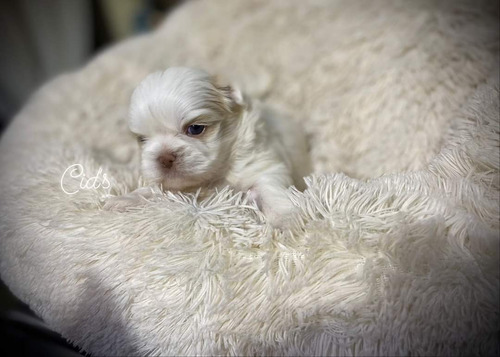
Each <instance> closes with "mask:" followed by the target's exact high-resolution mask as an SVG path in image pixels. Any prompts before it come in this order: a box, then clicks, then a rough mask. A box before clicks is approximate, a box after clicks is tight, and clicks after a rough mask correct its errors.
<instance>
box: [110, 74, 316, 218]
mask: <svg viewBox="0 0 500 357" xmlns="http://www.w3.org/2000/svg"><path fill="white" fill-rule="evenodd" d="M192 124H199V125H206V130H205V132H204V133H203V134H201V135H199V136H190V135H188V134H187V133H186V130H187V127H188V126H189V125H192ZM129 128H130V130H131V131H132V132H133V133H134V134H135V135H137V136H138V137H142V138H143V139H144V142H143V144H142V145H141V146H142V154H141V167H142V173H143V176H144V178H145V179H146V180H147V181H148V182H151V183H155V184H158V185H160V186H161V187H162V188H163V189H166V190H171V191H183V192H190V191H195V190H197V189H198V188H200V187H202V188H214V187H219V188H222V187H224V186H225V185H227V184H229V185H230V186H231V187H233V188H235V189H237V190H240V191H245V192H246V191H250V197H251V199H252V200H253V201H255V202H256V203H257V205H258V206H259V207H260V208H261V209H262V211H263V212H264V213H265V215H266V217H267V220H268V221H269V222H270V223H271V224H272V225H274V226H279V227H282V226H283V225H284V224H286V223H288V222H291V218H293V217H291V215H292V214H293V210H294V206H293V203H292V202H291V201H290V199H289V198H288V196H287V193H286V192H287V189H288V187H290V186H291V185H292V184H295V185H296V187H298V188H300V189H303V187H304V182H303V177H305V176H306V175H308V174H309V173H310V171H311V167H310V162H309V155H308V152H307V145H306V139H305V135H304V131H303V130H302V129H300V128H299V126H298V124H297V123H295V122H294V121H293V120H291V119H290V118H287V117H286V116H283V115H280V114H278V113H277V112H273V111H272V110H271V109H270V108H268V107H265V106H263V105H262V104H261V103H259V102H257V101H253V102H252V101H251V100H250V99H249V98H243V96H242V94H241V93H240V91H239V90H237V89H233V88H231V87H229V86H221V85H218V84H217V83H216V82H215V79H214V78H212V77H211V76H210V75H209V74H208V73H206V72H204V71H202V70H199V69H192V68H183V67H172V68H169V69H167V70H166V71H164V72H156V73H153V74H151V75H149V76H148V77H147V78H145V79H144V80H143V81H142V82H141V83H140V84H139V86H138V87H137V89H136V90H135V91H134V93H133V95H132V99H131V103H130V120H129ZM164 153H168V154H171V155H174V156H175V157H176V159H175V161H174V163H173V166H172V167H170V168H168V169H165V168H163V167H162V164H161V163H160V162H159V161H158V158H159V157H161V156H162V155H163V154H164ZM150 192H151V191H147V190H144V189H140V191H135V192H133V193H131V194H128V195H125V196H122V197H117V198H111V199H110V200H108V202H107V203H106V205H105V208H106V209H116V208H118V209H119V210H124V209H125V208H127V207H130V206H132V207H133V206H134V203H135V204H138V203H143V202H144V200H141V198H143V197H144V196H150V195H149V193H150ZM134 196H135V197H137V200H135V202H134V199H133V197H134Z"/></svg>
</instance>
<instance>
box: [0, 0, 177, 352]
mask: <svg viewBox="0 0 500 357" xmlns="http://www.w3.org/2000/svg"><path fill="white" fill-rule="evenodd" d="M181 2H182V0H0V135H1V134H3V132H4V131H5V128H6V127H7V126H8V124H9V122H10V121H11V120H12V119H13V118H14V117H15V114H16V113H17V112H18V111H19V110H20V109H21V108H22V106H23V104H24V103H25V102H26V101H27V100H28V99H29V97H30V96H31V95H32V94H33V92H34V91H36V89H37V88H38V87H40V86H41V85H42V84H43V83H45V82H46V81H48V80H50V79H51V78H53V77H55V76H57V75H58V74H61V73H64V72H68V71H73V70H76V69H78V68H79V67H81V66H82V65H84V64H85V63H86V62H88V61H89V59H90V58H92V57H93V56H94V55H95V53H97V52H99V51H100V50H102V49H103V48H105V47H107V46H110V45H112V44H113V43H114V42H118V41H121V40H123V39H125V38H127V37H130V36H133V35H134V34H138V33H141V32H145V31H151V30H153V29H154V28H155V27H156V26H158V24H159V23H160V22H161V21H162V19H163V18H164V17H165V16H166V14H167V13H168V12H169V11H171V10H172V9H174V8H175V6H177V5H178V4H179V3H181ZM0 355H1V356H41V355H43V356H72V355H74V356H78V355H79V349H78V348H75V347H73V346H71V345H70V344H68V343H66V341H65V340H64V339H62V338H61V337H60V336H59V335H58V334H56V333H54V332H52V331H50V330H49V329H48V328H47V327H45V325H44V324H43V322H42V321H41V320H40V319H38V318H37V317H36V316H35V315H34V314H33V313H32V312H31V311H30V309H29V308H28V306H26V305H25V304H23V303H22V302H21V301H19V300H18V299H17V298H16V297H14V296H13V295H12V294H11V293H10V291H9V289H8V288H7V286H5V284H3V282H2V281H0Z"/></svg>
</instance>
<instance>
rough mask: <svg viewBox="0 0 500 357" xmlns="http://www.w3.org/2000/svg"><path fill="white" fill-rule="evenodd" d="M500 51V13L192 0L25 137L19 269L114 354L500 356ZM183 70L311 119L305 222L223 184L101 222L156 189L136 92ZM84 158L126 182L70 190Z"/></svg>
mask: <svg viewBox="0 0 500 357" xmlns="http://www.w3.org/2000/svg"><path fill="white" fill-rule="evenodd" d="M498 50H499V34H498V3H497V2H496V1H493V2H482V3H476V2H474V3H461V2H443V3H441V2H435V1H430V2H424V1H418V2H417V1H414V2H402V1H393V2H384V3H382V2H380V1H376V2H375V1H373V2H366V1H359V2H355V1H346V2H334V1H330V0H325V1H315V2H312V3H311V4H310V5H308V6H305V5H304V4H302V3H301V6H297V5H296V4H293V3H292V2H291V1H288V0H286V1H270V2H267V1H263V2H249V1H228V2H225V3H222V2H217V3H213V2H192V3H187V4H185V5H183V6H182V7H181V8H180V9H178V10H177V11H176V12H175V13H173V14H172V15H171V16H170V17H169V18H168V19H167V21H166V22H165V23H164V25H163V26H162V27H161V28H160V29H159V30H158V31H156V32H155V33H152V34H148V35H145V36H142V37H139V38H136V39H132V40H130V41H127V42H125V43H122V44H120V45H118V46H116V47H114V48H112V49H110V50H109V51H107V52H105V53H103V54H102V55H100V56H99V57H97V58H96V59H95V60H94V61H92V62H91V63H90V64H89V65H88V66H86V67H85V68H83V69H82V70H80V71H78V72H76V73H73V74H69V75H66V76H62V77H60V78H58V79H56V80H55V81H53V82H51V83H49V84H47V85H46V86H45V87H44V88H42V89H41V90H40V91H39V92H38V93H37V94H36V95H35V96H34V98H32V100H31V101H30V103H29V104H28V105H27V106H26V107H25V108H24V109H23V110H22V112H21V113H19V115H18V116H17V117H16V119H15V121H14V122H13V124H12V125H11V126H10V128H9V129H8V130H7V132H6V133H5V135H4V137H3V138H2V140H1V142H0V150H1V151H0V152H1V155H0V167H1V168H2V169H1V174H0V175H1V177H0V178H1V185H0V199H1V202H2V205H1V208H0V210H1V212H0V217H1V218H0V220H1V221H0V222H1V223H0V224H1V227H0V229H1V230H0V231H1V239H0V264H1V274H2V279H4V281H5V282H6V283H7V284H8V285H9V287H10V288H11V289H12V291H13V292H14V293H15V294H16V295H17V296H19V297H20V298H21V299H22V300H24V301H25V302H27V303H28V304H29V305H30V306H31V308H32V309H33V310H34V311H35V312H36V313H37V314H39V315H40V316H41V317H43V319H44V320H45V321H46V322H47V323H48V324H49V325H50V326H51V327H52V328H53V329H55V330H56V331H59V332H61V333H62V334H63V335H64V336H65V337H67V338H68V339H69V340H71V341H74V342H75V343H76V344H78V345H79V346H81V347H82V348H84V349H85V350H87V351H90V352H93V353H96V354H99V355H109V354H114V355H124V354H140V355H143V354H146V353H151V354H155V355H160V354H161V355H194V354H205V355H206V354H228V355H253V354H258V355H262V354H265V355H271V354H273V355H282V354H286V355H303V354H307V355H313V354H315V355H405V354H411V355H460V354H462V355H471V354H490V355H495V354H498V352H499V351H498V332H499V328H498V326H499V305H498V304H499V302H498V301H499V266H498V264H499V230H500V227H499V189H500V179H499V165H500V162H499V161H500V158H499V151H498V150H499V103H498V95H499V86H498V71H497V67H498ZM172 65H183V66H192V67H200V68H205V69H206V70H208V71H209V72H210V73H221V74H224V75H226V76H227V78H229V79H231V80H233V81H235V82H237V83H240V84H241V86H243V89H244V90H246V91H247V92H249V93H250V94H251V95H253V96H258V97H260V98H262V99H264V100H265V101H267V102H270V103H272V104H274V105H278V106H282V107H283V108H285V109H288V110H289V111H290V112H291V113H292V116H294V117H296V118H308V122H307V130H308V134H309V135H310V137H311V139H312V140H311V142H312V144H313V146H312V154H313V160H314V165H315V174H314V175H312V176H310V177H309V178H308V189H307V190H306V191H305V192H304V193H299V192H295V191H290V195H291V197H292V198H293V200H294V202H295V203H296V205H297V206H298V207H299V210H300V222H298V223H299V226H298V227H297V228H294V229H293V231H291V232H282V233H280V232H279V231H277V230H273V229H271V228H270V227H269V226H268V225H266V224H264V223H262V215H261V213H260V211H259V210H258V209H257V208H256V207H255V206H254V205H252V204H249V203H248V201H247V200H246V198H245V197H244V196H243V195H242V194H239V193H234V192H232V191H230V190H225V189H224V190H222V191H220V192H218V193H216V194H214V195H212V196H211V197H209V198H207V199H205V200H202V201H201V200H197V199H196V196H195V195H174V194H171V193H161V192H157V193H156V196H155V198H154V199H153V200H152V201H151V202H149V203H148V204H147V205H145V206H144V207H142V208H140V209H137V210H135V211H131V212H125V213H119V212H106V211H102V209H101V208H102V204H103V202H104V197H105V195H106V194H107V193H108V192H107V191H109V190H111V192H112V193H114V194H123V193H126V192H130V191H132V190H134V189H136V188H137V187H138V186H140V185H141V184H142V183H141V181H140V178H139V157H138V154H139V152H138V149H137V146H136V143H135V141H134V138H133V137H131V136H128V135H129V134H128V129H127V119H126V115H127V109H128V101H129V98H130V95H131V92H132V90H133V88H134V86H136V85H137V83H138V82H139V81H140V80H141V79H142V78H144V77H145V76H146V75H147V74H148V73H150V72H152V71H154V70H160V69H163V68H166V67H169V66H172ZM82 133H83V134H82ZM75 163H79V164H80V165H82V166H81V168H82V169H83V170H84V171H85V173H86V174H87V176H88V177H90V176H95V175H96V174H97V173H98V170H99V168H100V167H101V168H102V169H103V170H102V173H101V178H102V174H106V175H107V176H106V178H107V179H108V180H109V182H110V184H111V188H109V189H107V188H103V186H100V187H98V188H96V189H82V190H80V191H79V192H77V193H75V194H73V195H67V194H65V193H64V192H63V191H62V189H61V182H60V180H61V175H62V173H63V172H64V171H65V170H66V168H67V167H68V166H70V165H72V164H75ZM381 175H382V176H381ZM75 176H76V175H75ZM64 184H65V187H66V189H67V190H68V191H71V192H73V191H75V190H77V189H78V188H79V185H80V180H79V179H78V178H74V179H73V178H71V177H70V178H69V179H68V180H66V181H65V182H64ZM95 186H97V185H95Z"/></svg>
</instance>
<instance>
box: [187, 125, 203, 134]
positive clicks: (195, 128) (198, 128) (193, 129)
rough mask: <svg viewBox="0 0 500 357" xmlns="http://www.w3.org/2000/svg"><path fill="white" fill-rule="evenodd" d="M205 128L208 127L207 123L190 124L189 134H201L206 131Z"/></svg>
mask: <svg viewBox="0 0 500 357" xmlns="http://www.w3.org/2000/svg"><path fill="white" fill-rule="evenodd" d="M205 128H206V126H205V125H198V124H193V125H190V126H188V128H187V134H188V135H190V136H197V135H201V134H203V132H204V131H205Z"/></svg>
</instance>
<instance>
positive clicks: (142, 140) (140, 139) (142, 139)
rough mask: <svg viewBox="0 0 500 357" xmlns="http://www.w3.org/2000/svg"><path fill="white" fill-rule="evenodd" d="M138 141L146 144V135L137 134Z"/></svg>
mask: <svg viewBox="0 0 500 357" xmlns="http://www.w3.org/2000/svg"><path fill="white" fill-rule="evenodd" d="M137 141H138V142H139V144H144V143H145V142H146V137H145V136H144V135H137Z"/></svg>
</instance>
